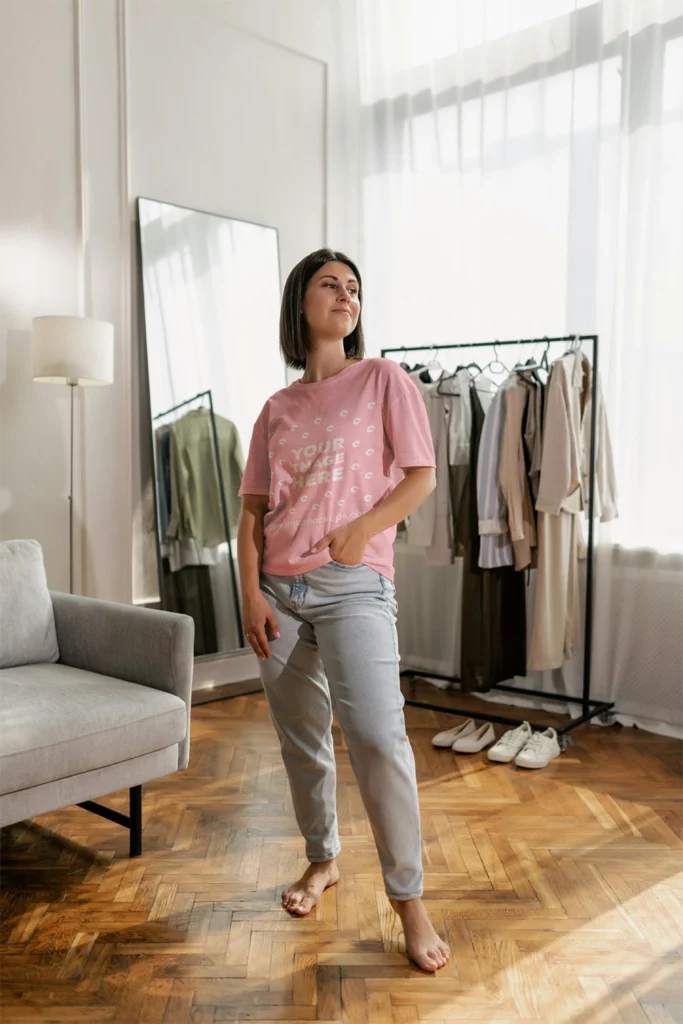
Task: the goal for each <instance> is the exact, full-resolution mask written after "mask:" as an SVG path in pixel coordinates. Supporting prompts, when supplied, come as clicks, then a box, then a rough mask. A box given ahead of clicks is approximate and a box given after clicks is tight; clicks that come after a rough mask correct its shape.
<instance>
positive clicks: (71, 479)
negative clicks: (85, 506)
mask: <svg viewBox="0 0 683 1024" xmlns="http://www.w3.org/2000/svg"><path fill="white" fill-rule="evenodd" d="M76 387H77V381H75V380H70V381H69V390H70V391H71V447H70V453H69V593H70V594H73V592H74V390H75V389H76Z"/></svg>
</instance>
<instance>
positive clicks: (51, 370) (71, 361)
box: [33, 316, 114, 386]
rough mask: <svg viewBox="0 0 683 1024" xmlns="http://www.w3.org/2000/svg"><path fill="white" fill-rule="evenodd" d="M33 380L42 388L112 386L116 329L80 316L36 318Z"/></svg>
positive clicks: (34, 324) (102, 321)
mask: <svg viewBox="0 0 683 1024" xmlns="http://www.w3.org/2000/svg"><path fill="white" fill-rule="evenodd" d="M33 379H34V380H35V381H40V382H41V383H43V384H78V385H80V386H87V385H104V384H113V383H114V325H113V324H110V323H107V322H106V321H105V320H89V319H87V318H86V317H78V316H38V317H35V318H34V320H33Z"/></svg>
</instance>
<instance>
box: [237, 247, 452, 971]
mask: <svg viewBox="0 0 683 1024" xmlns="http://www.w3.org/2000/svg"><path fill="white" fill-rule="evenodd" d="M361 304H362V289H361V277H360V274H359V272H358V269H357V268H356V266H355V265H354V264H353V263H352V262H351V260H350V259H348V258H347V257H346V256H344V255H343V254H342V253H338V252H332V251H331V250H328V249H322V250H320V251H318V252H314V253H312V254H311V255H310V256H308V257H306V259H304V260H302V261H301V263H299V264H298V266H296V267H295V268H294V269H293V270H292V272H291V274H290V275H289V277H288V279H287V283H286V285H285V290H284V295H283V299H282V313H281V319H280V347H281V350H282V353H283V356H284V358H285V362H286V363H287V365H288V366H290V367H293V368H296V369H303V370H304V373H303V376H302V377H301V379H300V380H297V381H294V382H293V383H292V384H290V385H289V386H288V387H285V388H283V389H282V390H280V391H278V392H276V393H275V394H274V395H273V396H272V397H271V398H269V399H268V401H267V402H266V403H265V405H264V407H263V409H262V411H261V413H260V415H259V417H258V419H257V421H256V423H255V425H254V431H253V435H252V439H251V444H250V448H249V456H248V459H247V463H246V466H245V470H244V476H243V479H242V486H241V488H240V492H239V493H240V495H241V497H242V499H243V510H242V516H241V519H240V526H239V535H238V558H239V567H240V578H241V588H242V614H243V619H244V628H245V633H246V636H247V638H248V639H249V642H250V644H251V646H252V648H253V650H254V651H255V653H256V654H257V655H258V657H259V658H260V659H261V666H260V670H261V678H262V680H263V687H264V690H265V694H266V697H267V700H268V703H269V706H270V710H271V713H272V717H273V721H274V724H275V727H276V729H277V732H278V735H279V738H280V745H281V749H282V756H283V760H284V763H285V767H286V770H287V774H288V776H289V782H290V787H291V791H292V800H293V803H294V809H295V812H296V817H297V822H298V824H299V828H300V829H301V832H302V834H303V836H304V838H305V840H306V855H307V858H308V860H309V867H308V869H307V870H306V872H305V873H304V875H303V877H302V878H300V879H299V880H298V881H297V882H295V883H294V884H293V885H291V886H290V887H289V888H288V889H286V890H285V891H284V892H283V894H282V902H283V905H284V907H285V908H286V909H287V910H289V911H290V912H292V913H293V914H299V915H305V914H308V913H309V912H310V911H311V909H312V908H313V906H314V905H315V903H316V900H317V899H318V897H319V896H320V894H321V893H322V892H323V890H324V889H326V888H327V887H328V886H330V885H334V884H335V883H336V882H337V881H338V879H339V870H338V868H337V864H336V857H337V855H338V854H339V852H340V849H341V847H340V843H339V834H338V830H337V816H336V809H335V794H336V775H335V760H334V752H333V744H332V730H331V726H332V713H333V710H334V711H336V713H337V717H338V719H339V723H340V725H341V728H342V730H343V732H344V736H345V738H346V742H347V745H348V749H349V755H350V759H351V764H352V766H353V770H354V774H355V776H356V780H357V782H358V785H359V788H360V791H361V795H362V798H363V803H364V805H365V809H366V811H367V814H368V817H369V819H370V823H371V825H372V830H373V834H374V837H375V842H376V844H377V850H378V853H379V857H380V862H381V865H382V872H383V876H384V884H385V888H386V892H387V895H388V897H389V899H390V901H391V905H392V907H393V908H394V910H395V912H396V913H398V914H399V916H400V918H401V922H402V924H403V931H404V935H405V940H406V948H407V952H408V955H409V956H410V957H411V958H412V959H413V960H414V961H415V962H416V963H417V964H418V965H419V966H420V967H421V968H423V970H427V971H435V970H437V969H438V968H439V967H442V966H443V965H444V964H445V963H446V962H447V960H448V958H449V956H450V950H449V948H448V946H447V945H446V944H445V943H444V942H443V941H442V940H441V939H440V938H439V936H438V935H437V934H436V932H435V930H434V928H433V926H432V924H431V922H430V920H429V918H428V916H427V912H426V910H425V908H424V905H423V903H422V900H421V896H422V859H421V845H420V819H419V809H418V798H417V784H416V778H415V761H414V757H413V752H412V748H411V746H410V742H409V740H408V737H407V735H406V731H405V723H404V718H403V696H402V694H401V690H400V686H399V668H398V661H399V653H398V641H397V632H396V611H397V605H396V599H395V588H394V584H393V582H392V581H393V578H394V567H393V542H394V538H395V536H396V524H397V523H398V522H400V521H401V520H402V519H404V518H405V517H406V516H407V515H409V514H410V513H411V512H412V511H413V510H414V509H415V508H416V507H417V506H418V505H419V504H420V503H421V502H422V501H424V499H425V498H426V497H427V495H428V494H429V493H430V492H431V491H432V490H433V489H434V487H435V472H434V467H435V460H434V449H433V445H432V439H431V433H430V430H429V425H428V422H427V414H426V409H425V406H424V400H423V398H422V397H421V395H420V394H419V392H418V390H417V388H416V386H415V384H414V383H413V382H412V381H411V380H410V378H409V377H408V375H407V374H406V373H405V371H404V370H403V369H402V368H401V367H400V366H398V364H396V363H394V362H392V361H390V360H387V359H365V358H363V356H364V341H363V329H362V326H361ZM267 630H269V632H267Z"/></svg>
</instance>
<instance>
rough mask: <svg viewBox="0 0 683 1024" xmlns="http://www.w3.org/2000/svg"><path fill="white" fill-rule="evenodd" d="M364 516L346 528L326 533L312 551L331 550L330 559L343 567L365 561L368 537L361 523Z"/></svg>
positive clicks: (348, 524) (342, 527)
mask: <svg viewBox="0 0 683 1024" xmlns="http://www.w3.org/2000/svg"><path fill="white" fill-rule="evenodd" d="M361 519H362V516H361V517H359V518H358V519H354V520H353V522H350V523H347V524H346V526H338V527H337V529H336V530H331V531H330V532H329V533H326V534H325V536H324V537H323V538H322V540H319V541H318V543H317V544H314V545H313V547H312V548H311V551H313V552H318V551H322V550H323V548H329V549H330V558H331V559H333V561H335V562H340V563H341V565H358V564H359V563H360V562H362V561H363V555H364V553H365V548H366V545H367V543H368V537H367V536H366V534H365V531H364V529H363V524H362V523H361Z"/></svg>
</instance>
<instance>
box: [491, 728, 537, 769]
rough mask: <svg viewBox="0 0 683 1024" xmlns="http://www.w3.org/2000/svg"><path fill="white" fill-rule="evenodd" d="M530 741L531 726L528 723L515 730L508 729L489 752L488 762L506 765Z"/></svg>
mask: <svg viewBox="0 0 683 1024" xmlns="http://www.w3.org/2000/svg"><path fill="white" fill-rule="evenodd" d="M530 739H531V726H530V725H529V723H528V722H522V724H521V725H518V726H517V728H516V729H508V731H507V732H504V733H503V735H502V736H501V737H500V739H499V740H498V742H497V743H496V744H495V745H494V746H493V747H491V749H490V750H489V760H490V761H500V762H501V764H508V762H509V761H512V760H513V759H514V758H515V757H517V754H519V752H520V750H522V748H523V747H524V746H525V745H526V743H527V742H528V741H529V740H530Z"/></svg>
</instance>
